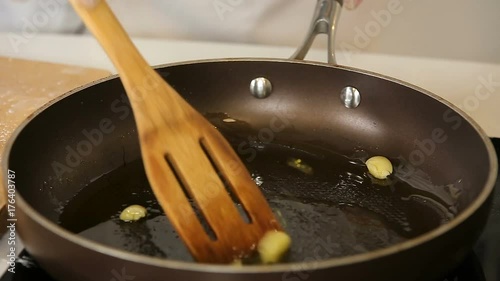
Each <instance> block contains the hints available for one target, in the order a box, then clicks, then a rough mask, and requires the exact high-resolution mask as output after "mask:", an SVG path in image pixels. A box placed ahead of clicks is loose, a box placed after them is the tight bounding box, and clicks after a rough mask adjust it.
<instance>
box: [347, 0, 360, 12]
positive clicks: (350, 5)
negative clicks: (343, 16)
mask: <svg viewBox="0 0 500 281" xmlns="http://www.w3.org/2000/svg"><path fill="white" fill-rule="evenodd" d="M361 2H363V0H344V7H345V8H346V9H347V10H354V9H356V8H357V7H358V6H359V5H360V4H361Z"/></svg>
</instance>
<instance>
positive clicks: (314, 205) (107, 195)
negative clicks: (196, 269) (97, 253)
mask: <svg viewBox="0 0 500 281" xmlns="http://www.w3.org/2000/svg"><path fill="white" fill-rule="evenodd" d="M234 126H238V125H237V124H233V125H232V126H228V127H234ZM226 137H227V138H228V139H230V140H231V143H233V144H234V147H235V149H237V144H238V143H241V142H242V141H243V139H240V138H237V137H234V136H231V135H230V133H229V131H227V132H226ZM297 147H301V148H300V149H299V148H297ZM254 148H255V150H256V156H255V158H254V159H252V161H247V162H246V164H247V167H248V169H249V171H250V172H251V173H252V176H253V178H254V180H255V182H256V184H257V185H258V186H259V187H260V189H261V190H262V191H263V193H264V195H265V196H266V198H267V199H268V200H269V203H270V205H271V207H272V208H273V211H274V213H275V214H276V215H277V217H278V218H279V219H280V220H281V224H282V225H283V226H284V228H285V230H286V231H287V232H288V233H289V234H290V235H291V237H292V240H293V245H292V247H291V250H290V251H289V253H288V254H287V256H286V257H285V259H283V262H301V261H304V259H306V258H314V259H326V258H334V257H341V256H348V255H354V254H358V253H364V252H368V251H372V250H376V249H380V248H384V247H388V246H390V245H393V244H396V243H399V242H402V241H405V240H407V239H411V238H413V237H416V236H418V235H421V234H423V233H425V232H427V231H429V230H432V229H434V228H435V227H437V226H439V225H440V224H443V223H446V222H447V221H448V220H449V219H451V218H453V217H454V214H453V213H452V212H450V211H449V208H451V207H452V206H446V203H445V202H441V201H440V200H439V198H438V197H436V196H435V195H434V194H432V193H428V192H424V191H421V190H418V189H414V188H413V187H412V186H411V185H410V184H409V183H407V182H405V181H402V180H398V179H397V178H396V177H392V178H390V179H387V180H376V179H374V178H373V177H371V176H370V175H369V173H368V172H367V170H366V166H365V165H364V164H363V163H364V161H365V160H366V159H367V158H368V157H369V155H368V153H367V152H365V151H362V150H359V151H357V152H356V153H355V155H352V156H351V157H345V156H342V155H340V154H337V153H335V152H332V151H328V150H324V149H322V148H319V147H309V148H305V147H304V146H301V145H293V144H286V145H285V144H267V145H264V144H259V143H256V144H255V146H254ZM393 162H394V163H395V164H400V160H398V159H393ZM132 204H139V205H142V206H144V207H146V208H147V209H148V216H147V217H146V218H145V219H141V220H139V221H137V222H133V223H127V222H123V221H121V220H120V219H119V214H120V212H121V211H122V210H123V209H124V208H125V207H127V206H129V205H132ZM94 206H99V207H98V208H96V207H94ZM242 215H243V212H242ZM243 216H244V215H243ZM59 223H60V224H61V225H62V226H63V227H64V228H66V229H68V230H70V231H72V232H74V233H78V234H80V235H82V236H84V237H86V238H89V239H91V240H93V241H96V242H99V243H102V244H105V245H109V246H113V247H116V248H120V249H124V250H127V251H131V252H135V253H139V254H144V255H149V256H156V257H161V258H168V259H172V260H184V261H192V258H191V256H190V255H189V253H188V251H187V249H186V248H185V247H184V246H183V244H182V241H181V240H180V238H179V236H178V235H177V233H176V231H175V230H174V229H173V227H172V226H171V225H170V223H169V222H168V219H167V218H166V217H165V214H164V213H163V211H162V210H161V208H160V207H159V205H158V203H157V201H156V199H155V197H154V194H153V192H152V190H151V188H150V186H149V184H148V181H147V178H146V175H145V172H144V169H143V166H142V161H141V160H140V159H138V160H136V161H133V162H131V163H128V164H126V165H124V166H122V167H120V168H118V169H117V170H114V171H111V172H109V173H107V174H105V175H103V176H102V177H100V178H98V179H96V180H95V181H93V182H92V183H89V185H88V186H86V187H85V188H83V189H82V191H80V192H79V193H78V194H77V195H76V196H75V197H74V198H72V199H70V200H69V202H68V203H67V204H66V205H65V206H64V209H63V211H62V214H61V216H60V220H59ZM245 262H257V260H255V259H248V260H246V261H245Z"/></svg>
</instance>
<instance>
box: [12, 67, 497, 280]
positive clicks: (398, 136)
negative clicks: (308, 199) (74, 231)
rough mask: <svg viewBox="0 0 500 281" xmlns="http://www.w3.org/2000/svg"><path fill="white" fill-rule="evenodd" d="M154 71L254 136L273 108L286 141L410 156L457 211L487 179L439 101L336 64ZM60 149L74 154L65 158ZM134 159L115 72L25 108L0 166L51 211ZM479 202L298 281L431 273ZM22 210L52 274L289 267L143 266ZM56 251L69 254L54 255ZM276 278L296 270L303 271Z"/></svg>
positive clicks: (183, 273)
mask: <svg viewBox="0 0 500 281" xmlns="http://www.w3.org/2000/svg"><path fill="white" fill-rule="evenodd" d="M159 71H160V73H161V74H162V75H163V76H164V77H165V78H166V79H167V80H168V81H169V82H170V83H171V84H172V85H173V86H174V87H175V88H176V89H177V90H178V91H179V92H180V93H181V94H182V95H183V96H184V97H185V98H186V99H187V100H188V101H189V102H190V103H191V104H192V105H193V106H194V107H195V108H197V109H198V110H199V111H201V112H202V113H225V114H227V115H228V116H230V117H231V118H234V119H237V120H244V121H245V122H247V123H248V124H250V127H251V131H250V134H251V135H253V136H257V137H258V136H259V133H261V132H262V130H263V128H271V129H272V122H273V121H272V120H273V118H285V119H287V120H289V121H290V122H289V125H288V126H287V128H286V129H284V130H280V131H279V132H273V133H272V136H273V138H272V141H273V142H280V141H290V140H294V142H296V143H305V144H315V145H321V146H322V147H324V148H327V149H332V150H335V151H338V152H340V153H345V154H352V152H353V151H356V150H359V149H360V148H363V149H364V150H366V151H368V152H369V153H371V154H377V155H385V156H387V157H391V158H403V159H406V160H408V161H410V162H411V161H413V163H414V164H415V165H414V166H417V170H418V169H420V170H423V171H425V173H427V174H428V175H429V176H430V179H431V180H432V183H433V184H434V185H435V186H441V187H442V188H443V191H442V192H450V190H449V189H446V187H447V186H448V185H450V184H456V185H455V189H454V191H453V194H454V195H457V194H459V196H458V198H457V199H456V207H457V211H458V212H460V211H461V210H465V209H466V208H467V207H468V206H470V205H471V204H472V203H473V202H474V201H475V200H476V198H477V197H478V195H479V194H480V193H481V191H482V190H483V189H484V188H485V185H486V184H487V181H488V180H490V179H489V175H490V172H491V171H490V169H491V168H492V167H490V165H491V163H492V156H491V155H490V154H489V151H488V149H491V148H488V147H487V146H486V145H485V140H484V139H483V138H482V136H481V135H479V134H478V132H477V131H476V129H475V128H474V127H473V126H471V125H470V124H469V123H467V122H466V121H465V120H464V119H463V118H462V117H461V116H460V115H459V114H457V113H455V112H454V111H452V110H450V109H449V108H448V107H447V106H446V105H445V104H443V103H441V102H439V101H436V100H435V99H434V98H432V97H430V96H427V95H425V94H422V93H420V92H419V91H417V90H415V89H413V88H409V87H407V86H404V85H402V84H400V83H395V82H391V81H388V80H386V79H383V78H380V77H375V76H371V75H365V74H361V73H356V71H352V70H346V69H342V68H335V67H327V66H320V65H314V64H307V63H289V62H279V61H225V62H224V61H221V62H210V63H208V62H207V63H197V64H185V65H176V66H169V67H165V68H160V69H159ZM260 76H263V77H266V78H268V79H269V80H270V81H271V82H272V84H273V93H272V94H271V96H270V97H268V98H266V99H256V98H254V97H253V96H252V95H250V93H249V90H248V88H249V84H250V81H251V80H252V79H254V78H256V77H260ZM346 86H354V87H356V88H357V89H358V90H359V91H360V93H361V104H360V106H359V107H358V108H356V109H347V108H345V107H344V106H343V104H342V103H341V102H340V99H339V95H340V92H341V90H342V89H343V88H344V87H346ZM96 130H99V131H100V133H98V132H97V131H96ZM100 135H102V137H100ZM89 136H90V137H89ZM84 141H85V143H83V142H84ZM78 147H80V148H82V149H80V151H78ZM85 147H86V148H87V149H85ZM72 149H74V151H76V152H75V153H76V154H74V155H71V156H68V151H71V150H72ZM248 157H250V154H248ZM138 158H139V146H138V143H137V136H136V134H135V130H134V120H133V116H132V114H131V112H130V108H129V107H128V105H127V104H126V98H125V95H124V92H123V88H122V87H121V84H120V81H119V80H118V79H112V80H108V81H106V82H104V83H99V84H96V85H94V86H92V87H90V88H86V89H83V90H81V91H79V92H77V93H76V94H73V95H71V96H68V97H66V98H65V99H63V100H61V101H59V102H57V103H56V104H54V105H52V106H51V107H49V108H48V109H47V110H45V111H43V112H42V113H41V114H39V115H38V116H36V117H35V118H33V120H31V122H30V123H29V124H28V125H27V126H26V127H25V128H24V129H23V131H22V132H21V133H20V134H19V136H18V138H17V139H16V141H15V143H14V145H13V147H12V150H11V152H10V157H9V167H10V168H11V169H12V170H15V171H16V173H17V175H18V182H17V188H18V194H19V195H20V196H22V198H23V199H24V200H26V202H27V203H28V204H29V205H30V206H31V207H33V208H34V209H35V210H37V211H38V212H39V213H41V214H42V215H43V216H45V217H47V218H48V219H50V220H52V221H57V219H58V216H59V214H60V211H61V206H63V205H64V204H65V203H66V201H67V200H69V199H71V198H72V197H73V196H74V195H75V194H76V192H77V191H79V190H80V189H82V188H83V187H84V186H85V185H86V184H87V183H89V182H90V181H92V180H93V179H95V178H97V177H99V176H101V175H102V174H103V173H105V172H108V171H110V170H113V169H115V168H117V167H119V166H121V165H122V164H123V163H124V162H131V161H133V160H136V159H138ZM28 159H29V161H28ZM412 159H413V160H412ZM54 167H57V169H55V168H54ZM56 170H57V171H59V172H57V171H56ZM62 171H64V172H62ZM61 174H62V175H61ZM457 183H458V184H457ZM442 192H441V193H442ZM450 194H451V193H450ZM487 212H488V201H487V202H485V204H483V205H482V206H481V208H480V209H478V210H477V212H475V213H474V214H473V215H472V216H471V217H470V218H469V219H468V220H466V221H465V222H463V223H462V224H460V225H458V226H457V227H456V228H455V229H454V230H453V231H450V232H447V233H445V234H444V235H442V236H439V237H437V238H436V239H434V240H432V241H429V242H427V243H425V244H423V245H422V246H420V247H417V248H411V249H408V250H405V251H402V252H399V253H396V254H395V255H390V256H385V257H382V258H378V259H376V260H372V261H369V262H368V261H361V260H360V261H359V262H356V263H352V264H347V265H343V266H336V267H332V268H323V267H325V266H326V267H328V264H327V263H325V264H321V263H319V264H310V265H309V266H313V267H315V266H319V267H320V268H321V269H320V270H316V271H314V272H310V271H309V270H310V269H312V268H307V276H310V277H308V278H311V279H310V280H321V279H325V276H326V275H325V274H327V275H328V276H330V275H333V276H332V277H334V276H335V277H339V278H341V277H342V278H345V277H347V276H348V277H349V278H350V280H365V279H366V278H370V279H371V280H403V279H406V280H424V279H423V278H427V277H432V276H436V275H439V274H442V273H443V271H445V270H447V269H449V268H450V267H452V266H453V265H454V264H456V263H457V262H459V261H460V259H461V258H462V257H463V256H464V255H465V253H466V251H467V250H468V249H470V247H471V245H472V243H473V242H474V241H475V239H476V238H477V236H478V234H479V233H480V231H481V230H482V227H483V226H484V223H485V219H486V215H487ZM32 215H33V213H31V212H30V211H28V212H26V210H23V209H21V210H20V216H21V217H23V219H21V218H20V219H19V221H20V223H19V231H20V234H21V237H22V238H23V239H24V240H25V244H26V247H27V249H28V250H29V251H30V252H31V253H32V254H33V255H34V256H35V257H37V258H38V260H39V261H40V263H41V264H42V266H45V267H46V268H47V270H48V271H49V272H50V273H52V274H54V275H55V276H56V277H59V278H61V279H62V278H68V277H69V276H74V275H73V274H72V271H77V272H79V274H77V276H80V279H79V280H92V279H95V280H104V279H110V278H111V276H110V271H111V270H112V269H114V268H121V267H122V266H124V267H126V268H127V272H132V273H131V274H134V275H135V276H142V278H139V279H137V280H146V279H145V278H146V277H145V276H148V278H147V279H148V280H160V278H161V276H165V275H166V274H167V275H172V274H173V275H172V276H173V277H176V278H175V279H179V278H188V279H190V280H209V279H210V278H217V280H236V279H233V278H240V279H238V280H251V279H252V278H255V277H256V276H255V275H254V274H260V275H262V276H261V278H265V280H276V278H285V275H283V274H284V273H283V272H281V271H300V268H297V267H283V268H281V270H276V271H274V272H273V273H271V272H270V271H273V270H271V269H269V268H262V269H259V270H258V271H255V273H254V274H250V275H244V274H224V273H210V274H206V273H205V274H204V273H202V272H203V271H204V270H207V269H209V267H201V266H200V267H189V266H188V267H184V266H181V268H184V270H178V269H179V268H178V267H176V266H175V265H174V264H169V265H166V266H165V267H163V266H153V265H151V263H150V262H146V264H148V263H149V265H144V264H141V260H140V259H139V260H136V261H126V258H125V256H126V255H122V256H121V258H120V257H110V256H108V255H105V254H103V253H96V252H95V251H92V249H88V248H86V246H88V244H85V243H84V244H85V245H86V246H82V245H78V244H77V243H74V242H75V241H72V240H71V239H70V240H67V239H64V238H68V237H66V236H65V237H64V238H62V237H60V236H59V235H60V234H61V233H59V232H57V233H53V232H52V231H50V230H47V229H46V228H45V227H46V226H47V225H46V224H45V223H46V222H39V221H38V222H36V220H35V219H34V218H32V217H30V216H32ZM65 235H67V233H66V234H65ZM68 254H72V256H73V257H74V259H68V258H67V257H65V255H68ZM122 258H123V260H122ZM135 259H136V258H135ZM83 260H94V261H96V262H97V264H96V265H95V266H94V267H93V268H92V270H90V271H89V270H88V268H84V267H82V264H84V263H82V262H83ZM145 260H147V259H145ZM142 261H144V260H142ZM153 263H154V262H153ZM157 265H158V264H157ZM176 268H177V269H176ZM192 269H194V271H191V270H192ZM197 270H199V271H197ZM250 271H251V270H250ZM302 273H304V272H303V270H302ZM287 276H289V277H287V278H292V276H295V278H299V279H289V280H302V279H303V278H302V277H304V276H305V275H304V274H302V275H300V274H297V273H288V275H287ZM301 276H302V277H301ZM98 277H99V278H98ZM156 278H158V279H156ZM241 278H243V279H241ZM287 278H285V279H287ZM214 280H215V279H214Z"/></svg>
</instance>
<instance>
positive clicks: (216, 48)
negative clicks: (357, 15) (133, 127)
mask: <svg viewBox="0 0 500 281" xmlns="http://www.w3.org/2000/svg"><path fill="white" fill-rule="evenodd" d="M17 36H21V38H23V39H22V40H21V39H19V37H14V36H13V35H12V34H8V33H0V56H8V57H14V58H24V59H32V60H40V61H47V62H54V63H64V64H72V65H77V66H85V67H93V68H102V69H106V70H109V71H111V72H113V73H114V72H115V69H114V67H113V66H112V64H111V62H110V61H109V59H108V58H107V57H106V55H105V53H104V52H103V51H102V49H101V48H100V46H99V45H98V43H97V41H96V40H95V39H94V38H93V37H91V36H89V35H79V36H78V35H52V34H29V36H24V35H22V34H21V35H19V34H18V35H17ZM14 38H17V41H16V40H14ZM321 39H322V38H321V37H318V40H321ZM133 41H134V43H135V44H136V45H137V47H138V49H139V50H140V51H141V52H142V53H143V55H144V56H145V58H146V60H147V61H148V62H149V63H150V64H151V65H161V64H167V63H176V62H182V61H190V60H198V59H213V58H240V57H246V58H288V57H289V56H290V55H291V54H293V52H294V51H295V48H293V47H276V46H265V45H244V44H227V43H216V42H193V41H176V40H165V39H141V38H134V39H133ZM306 59H307V60H312V61H319V62H325V61H326V50H322V49H314V50H311V51H310V53H309V54H308V56H307V57H306ZM337 61H338V63H339V64H340V65H345V66H350V67H354V68H359V69H364V70H368V71H373V72H377V73H380V74H384V75H387V76H390V77H394V78H397V79H400V80H403V81H406V82H408V83H411V84H414V85H416V86H419V87H421V88H423V89H426V90H428V91H430V92H433V93H435V94H437V95H438V96H441V97H443V98H444V99H446V100H448V101H450V102H452V103H453V104H454V105H456V106H458V107H459V108H461V109H462V110H464V111H465V112H466V113H467V114H469V115H470V116H471V117H472V118H473V119H474V120H475V121H477V122H478V123H479V124H480V125H481V126H482V127H483V128H484V130H485V131H486V133H487V134H488V135H489V136H490V137H500V122H496V120H498V117H500V114H499V113H498V111H497V107H498V105H500V64H487V63H480V62H474V61H458V60H444V59H435V58H425V57H407V56H396V55H394V56H392V55H382V54H370V53H363V52H350V51H349V50H341V51H338V52H337Z"/></svg>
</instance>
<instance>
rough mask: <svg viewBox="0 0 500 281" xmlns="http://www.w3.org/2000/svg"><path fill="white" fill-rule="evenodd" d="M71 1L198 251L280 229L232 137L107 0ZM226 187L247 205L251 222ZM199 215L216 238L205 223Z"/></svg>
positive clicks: (219, 255) (207, 258)
mask: <svg viewBox="0 0 500 281" xmlns="http://www.w3.org/2000/svg"><path fill="white" fill-rule="evenodd" d="M71 3H72V5H73V7H74V8H75V10H76V12H77V13H78V14H79V15H80V17H81V18H82V20H83V21H84V22H85V24H86V26H87V27H88V28H89V30H90V31H91V32H92V33H93V34H94V36H95V37H96V38H97V40H98V41H99V42H100V44H101V46H102V47H103V49H104V50H105V51H106V52H107V54H108V56H109V58H110V59H111V61H112V62H113V63H114V65H115V67H116V68H117V70H118V73H119V75H120V78H121V81H122V83H123V85H124V87H125V90H126V92H127V95H128V97H129V99H130V103H131V105H132V109H133V112H134V117H135V121H136V124H137V129H138V134H139V140H140V145H141V153H142V157H143V161H144V166H145V170H146V174H147V177H148V180H149V182H150V184H151V186H152V189H153V191H154V194H155V196H156V198H157V199H158V201H159V203H160V205H161V207H162V208H163V210H164V211H165V213H166V215H167V216H168V218H169V220H170V222H171V223H172V224H173V225H174V227H175V229H176V230H177V232H178V233H179V235H180V237H181V238H182V239H183V241H184V243H185V244H186V245H187V247H188V249H189V250H190V252H191V254H192V255H193V257H194V258H195V259H196V260H197V261H199V262H207V263H227V262H231V261H233V260H234V259H235V258H237V257H238V256H240V255H246V254H249V253H250V252H252V251H253V249H254V248H255V245H256V243H257V242H258V241H259V239H260V238H261V237H262V236H263V235H264V234H265V233H266V232H268V231H273V230H281V226H280V225H279V223H278V221H277V220H276V218H275V217H274V214H273V212H272V210H271V208H270V207H269V205H268V203H267V201H266V199H265V198H264V196H263V194H262V193H261V191H260V190H259V188H258V187H257V186H256V184H255V183H254V181H253V180H252V178H251V176H250V174H249V173H248V171H247V170H246V168H245V166H244V165H243V163H242V162H241V160H240V159H239V157H238V156H237V154H236V153H235V152H234V151H233V149H232V147H231V146H230V145H229V143H228V142H227V141H226V140H225V139H224V137H223V136H222V135H221V134H220V133H219V132H218V131H217V129H216V128H214V126H213V125H211V124H210V123H209V122H208V121H207V120H206V119H205V118H204V117H203V116H202V115H201V114H200V113H198V112H197V111H196V110H195V109H193V108H192V107H191V106H190V105H189V104H188V103H187V102H186V101H185V100H184V99H182V98H181V96H180V95H179V94H178V93H177V92H176V91H175V90H174V89H173V88H172V87H171V86H170V85H169V84H167V83H166V82H165V81H164V80H163V79H162V78H161V76H160V75H158V74H157V72H156V71H155V70H154V69H152V68H151V67H150V66H149V65H148V63H147V62H146V61H145V59H144V58H143V57H142V56H141V55H140V54H139V52H138V50H137V49H136V48H135V46H134V45H133V43H132V41H131V40H130V38H129V37H128V35H127V34H126V32H125V30H124V29H123V27H122V26H121V25H120V23H119V22H118V20H117V19H116V17H115V16H114V14H113V12H112V11H111V9H110V8H109V6H108V5H107V4H106V2H104V1H100V0H97V1H92V0H71ZM192 79H193V83H196V77H192ZM221 87H222V85H221ZM226 188H227V189H226ZM228 191H229V192H231V193H232V194H233V195H234V197H236V198H237V200H238V201H239V202H240V203H241V205H243V208H244V210H245V211H246V213H247V215H248V218H249V221H250V222H249V223H247V222H246V221H245V220H244V217H243V216H242V215H241V212H240V211H238V208H237V207H236V206H235V203H234V202H233V199H232V198H231V197H232V196H231V195H230V194H229V193H228ZM192 202H194V205H196V207H195V208H194V209H198V210H199V211H196V212H195V211H194V209H193V207H192ZM200 214H201V217H203V218H204V220H205V221H206V223H208V225H209V228H211V230H212V231H213V233H214V236H215V237H211V236H210V235H209V234H208V233H209V232H210V231H207V230H205V228H207V227H206V225H205V224H203V223H201V221H202V220H203V219H199V218H198V216H200Z"/></svg>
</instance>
